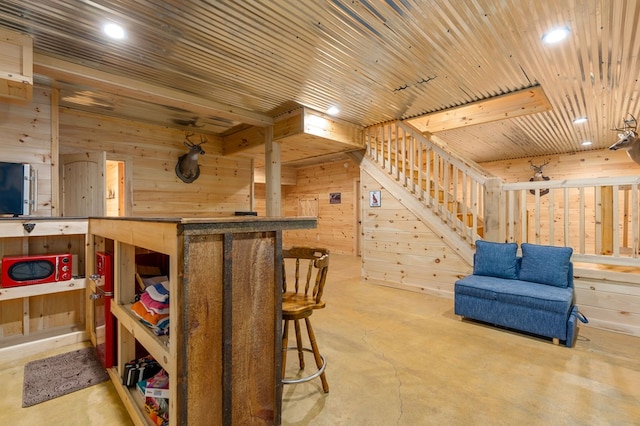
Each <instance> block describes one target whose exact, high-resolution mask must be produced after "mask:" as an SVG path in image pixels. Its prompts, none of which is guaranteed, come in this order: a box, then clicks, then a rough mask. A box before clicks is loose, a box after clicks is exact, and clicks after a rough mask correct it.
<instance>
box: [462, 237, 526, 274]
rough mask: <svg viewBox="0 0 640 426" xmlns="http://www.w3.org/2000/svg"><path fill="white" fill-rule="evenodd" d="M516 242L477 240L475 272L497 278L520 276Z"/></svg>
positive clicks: (474, 262) (474, 258)
mask: <svg viewBox="0 0 640 426" xmlns="http://www.w3.org/2000/svg"><path fill="white" fill-rule="evenodd" d="M517 251H518V245H517V244H516V243H492V242H489V241H483V240H478V241H476V253H475V255H474V256H473V274H474V275H483V276H488V277H497V278H511V279H517V278H518V271H517V267H516V264H517V260H516V252H517Z"/></svg>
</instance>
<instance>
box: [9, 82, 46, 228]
mask: <svg viewBox="0 0 640 426" xmlns="http://www.w3.org/2000/svg"><path fill="white" fill-rule="evenodd" d="M0 153H2V155H1V156H0V161H6V162H10V163H29V164H31V165H32V167H33V169H34V170H35V171H36V172H37V175H38V206H37V211H36V212H34V213H33V216H51V171H52V167H54V165H53V162H52V159H51V89H49V88H46V87H43V86H36V87H35V88H34V90H33V101H32V102H31V103H29V104H27V105H20V104H14V103H8V102H2V101H0Z"/></svg>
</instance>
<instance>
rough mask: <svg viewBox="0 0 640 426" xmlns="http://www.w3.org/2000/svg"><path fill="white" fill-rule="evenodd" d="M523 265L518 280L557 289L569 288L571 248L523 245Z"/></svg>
mask: <svg viewBox="0 0 640 426" xmlns="http://www.w3.org/2000/svg"><path fill="white" fill-rule="evenodd" d="M521 247H522V263H521V265H520V272H519V276H518V278H519V279H521V280H523V281H529V282H533V283H541V284H548V285H552V286H556V287H565V288H566V287H568V286H569V263H570V262H571V255H572V254H573V249H572V248H571V247H553V246H542V245H537V244H528V243H522V245H521Z"/></svg>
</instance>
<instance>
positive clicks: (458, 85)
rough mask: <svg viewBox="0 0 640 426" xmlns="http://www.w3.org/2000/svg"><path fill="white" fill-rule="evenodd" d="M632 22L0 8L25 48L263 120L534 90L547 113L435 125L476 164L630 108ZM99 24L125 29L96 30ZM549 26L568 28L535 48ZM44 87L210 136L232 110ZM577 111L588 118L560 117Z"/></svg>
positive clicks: (600, 131) (415, 12)
mask: <svg viewBox="0 0 640 426" xmlns="http://www.w3.org/2000/svg"><path fill="white" fill-rule="evenodd" d="M639 20H640V2H638V1H625V0H601V1H596V0H573V1H566V0H565V1H563V0H538V1H521V0H474V1H467V0H461V1H444V0H442V1H440V0H422V1H418V0H386V1H374V0H368V1H365V0H361V1H346V0H343V1H341V0H328V1H319V0H318V1H278V0H275V1H271V0H264V1H246V2H239V1H212V0H211V1H188V2H184V1H177V0H174V1H160V0H139V1H124V0H118V1H103V0H93V1H89V0H48V1H44V2H39V1H22V0H4V1H3V2H2V3H1V4H0V26H2V27H5V28H9V29H14V30H18V31H21V32H25V33H29V34H32V35H33V37H34V46H35V51H36V53H37V54H39V55H46V56H49V57H53V58H57V59H62V60H65V61H68V62H71V63H74V64H79V65H83V66H86V67H89V68H93V69H96V70H100V71H103V72H109V73H112V74H114V75H118V76H123V77H128V78H131V79H134V80H140V81H144V82H146V83H150V84H153V85H156V86H158V87H161V88H170V89H175V90H179V91H181V92H184V93H188V94H190V95H197V96H198V97H201V98H203V99H205V100H210V101H215V102H218V103H222V104H226V105H229V106H230V107H233V108H239V109H240V110H241V111H251V112H255V113H262V114H266V115H273V114H274V113H275V112H276V111H278V110H279V109H281V108H282V106H283V105H290V104H291V103H292V102H295V103H297V104H300V105H303V106H306V107H309V108H312V109H316V110H319V111H324V110H326V109H327V108H328V107H329V106H331V105H334V104H335V105H338V106H339V107H340V108H341V110H342V112H341V113H340V116H339V117H340V118H341V119H343V120H346V121H349V122H352V123H355V124H358V125H362V126H367V125H371V124H375V123H378V122H382V121H387V120H393V119H402V118H410V117H415V116H418V115H422V114H425V113H429V112H434V111H440V110H444V109H447V108H452V107H455V106H459V105H464V104H467V103H470V102H474V101H477V100H481V99H486V98H490V97H493V96H497V95H501V94H505V93H510V92H513V91H516V90H519V89H522V88H526V87H530V86H532V85H535V84H539V85H541V86H542V88H543V89H544V92H545V94H546V95H547V97H548V99H549V101H550V103H551V105H552V108H553V109H552V110H551V111H549V112H543V113H539V114H534V115H529V116H525V117H519V118H512V119H508V120H502V121H498V122H494V123H489V124H483V125H476V126H469V127H464V128H460V129H455V130H449V131H445V132H440V133H438V136H439V137H440V138H441V139H443V140H445V141H446V142H447V143H448V144H449V145H450V146H451V147H452V149H454V150H456V151H459V152H462V153H463V154H465V155H466V156H467V157H468V158H469V159H472V160H475V161H479V162H482V161H490V160H497V159H508V158H517V157H528V156H543V155H552V154H558V153H566V152H575V151H580V150H585V149H604V148H606V147H608V146H609V145H611V143H613V142H614V141H615V140H616V138H617V136H616V134H615V132H613V131H611V129H612V128H613V127H615V126H617V125H619V123H620V122H621V120H622V117H623V116H625V115H626V114H627V113H632V114H636V115H638V114H640V112H639V111H638V100H639V96H638V84H639V83H638V77H637V75H638V70H639V69H640V66H639V65H640V64H639V63H638V61H639V56H640V55H639V53H640V32H639V30H638V28H640V21H639ZM107 21H112V22H118V23H121V24H122V25H123V26H124V27H125V28H126V30H127V32H128V37H127V38H126V39H125V40H123V41H119V42H117V41H107V40H105V38H103V36H102V34H101V32H100V28H101V25H102V24H103V23H104V22H107ZM556 26H568V27H570V29H571V34H570V36H569V38H568V39H567V40H566V41H565V42H564V43H562V44H560V45H555V46H547V45H543V44H542V43H541V35H542V34H543V33H544V32H546V31H548V30H549V29H551V28H552V27H556ZM41 78H42V77H41ZM58 84H59V85H60V87H61V88H62V93H61V94H62V99H63V105H64V106H66V107H70V108H82V109H90V110H97V111H99V112H101V113H107V114H114V115H122V116H129V117H134V118H137V119H145V120H148V121H153V122H157V123H160V124H165V125H184V124H189V123H192V124H195V125H199V126H204V127H203V128H202V129H203V130H205V131H209V132H211V133H216V134H223V133H224V132H226V131H229V129H230V128H232V127H233V126H237V125H239V124H240V123H241V121H242V120H233V119H229V118H225V117H218V116H215V115H211V114H209V115H203V114H199V113H194V112H192V111H188V110H185V109H184V108H176V107H175V106H172V105H169V104H167V105H149V104H148V103H145V102H141V101H140V100H136V99H130V98H123V97H121V96H115V95H114V94H111V93H108V92H106V91H105V90H104V89H101V90H96V89H95V88H92V87H87V86H77V85H75V84H74V82H73V81H68V82H65V81H61V82H58ZM577 116H588V117H589V121H588V122H587V123H585V124H582V125H580V126H577V125H574V124H572V122H571V120H572V119H573V118H575V117H577ZM583 140H591V141H593V145H591V146H590V147H588V148H585V147H582V146H581V145H580V142H582V141H583Z"/></svg>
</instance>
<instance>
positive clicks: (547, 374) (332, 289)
mask: <svg viewBox="0 0 640 426" xmlns="http://www.w3.org/2000/svg"><path fill="white" fill-rule="evenodd" d="M325 300H326V301H327V308H326V309H324V310H320V311H316V312H315V313H314V314H313V316H312V317H311V318H312V323H313V326H314V328H315V331H316V337H317V340H318V344H319V346H320V350H321V351H322V352H323V354H324V355H325V357H326V358H327V371H326V373H327V379H328V381H329V386H330V392H329V393H328V394H324V393H323V392H322V389H321V385H320V380H319V379H316V380H314V381H312V382H309V383H305V384H299V385H288V386H285V388H284V396H283V412H282V423H283V425H372V426H373V425H385V426H386V425H429V424H434V425H443V424H447V425H448V424H454V425H475V424H491V425H511V424H527V425H538V424H539V425H550V424H553V425H565V424H567V425H568V424H572V425H574V424H585V425H586V424H589V425H613V424H615V425H631V424H640V355H639V354H640V338H637V337H631V336H625V335H621V334H616V333H610V332H605V331H601V330H596V329H593V328H588V327H586V326H585V325H581V326H580V331H579V335H578V341H577V343H576V346H575V347H574V348H571V349H569V348H566V347H564V346H554V345H553V344H552V343H551V342H549V341H546V340H543V339H538V338H534V337H530V336H525V335H522V334H518V333H513V332H509V331H505V330H500V329H497V328H493V327H488V326H485V325H482V324H478V323H474V322H471V321H460V320H459V319H457V318H456V317H455V316H454V315H453V301H452V300H450V299H441V298H437V297H431V296H426V295H420V294H415V293H411V292H407V291H401V290H395V289H391V288H386V287H379V286H373V285H369V284H365V283H361V282H360V263H359V258H355V257H350V256H336V255H334V256H333V257H332V260H331V266H330V268H329V278H328V281H327V287H326V291H325ZM292 337H293V336H292ZM72 349H75V347H66V348H62V349H60V350H57V351H56V353H59V352H65V351H67V350H72ZM52 354H53V353H47V354H43V355H42V356H41V357H44V356H50V355H52ZM34 358H35V357H34ZM31 359H33V358H29V359H24V360H20V361H17V362H10V363H2V360H0V389H1V390H2V395H3V397H2V398H0V424H1V425H33V424H45V422H46V423H47V424H55V425H127V424H130V422H129V421H128V419H127V416H126V413H125V412H124V410H123V408H122V406H121V405H120V403H119V400H118V398H117V395H116V394H115V391H114V390H113V387H112V386H111V384H110V383H104V384H101V385H97V386H93V387H91V388H89V389H85V390H83V391H79V392H76V393H73V394H70V395H66V396H64V397H61V398H58V399H56V400H52V401H48V402H45V403H43V404H39V405H36V406H33V407H30V408H21V399H22V376H23V365H24V363H26V362H28V361H30V360H31ZM295 362H296V356H295V355H294V354H293V353H290V354H289V357H288V363H287V364H288V366H289V367H290V368H289V372H288V374H293V375H294V374H296V367H295ZM307 364H308V365H312V364H313V361H312V360H311V359H308V361H307ZM203 424H204V423H203Z"/></svg>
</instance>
